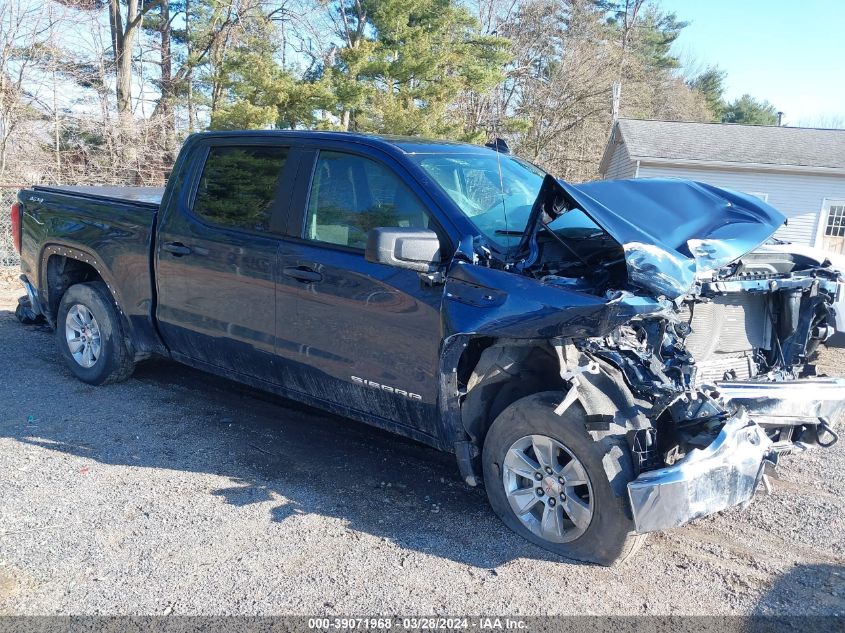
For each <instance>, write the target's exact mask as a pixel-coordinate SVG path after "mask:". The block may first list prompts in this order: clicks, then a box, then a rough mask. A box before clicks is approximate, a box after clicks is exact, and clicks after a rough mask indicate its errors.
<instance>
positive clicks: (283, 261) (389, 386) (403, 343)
mask: <svg viewBox="0 0 845 633" xmlns="http://www.w3.org/2000/svg"><path fill="white" fill-rule="evenodd" d="M286 269H288V270H290V269H294V270H305V271H313V272H314V273H316V274H317V275H319V276H320V279H319V280H314V281H302V280H300V279H298V278H296V277H294V276H290V275H286V274H284V272H282V273H281V274H280V276H279V293H280V295H282V294H285V293H295V294H296V295H297V297H298V301H297V309H296V316H295V318H294V319H292V320H291V319H289V318H286V317H282V316H281V315H280V316H279V318H278V319H277V322H278V328H279V330H280V336H279V344H280V345H282V344H283V343H282V341H283V340H285V341H286V342H287V345H288V348H287V350H285V351H286V355H290V356H291V357H298V359H299V367H297V368H295V369H293V370H291V372H290V373H287V372H286V375H285V376H284V377H283V380H284V381H285V382H286V383H287V384H289V385H290V386H291V387H292V388H294V389H297V390H298V391H302V392H304V393H308V394H310V395H313V396H315V397H318V398H321V399H323V400H328V401H330V402H335V403H337V404H341V405H343V406H348V407H350V408H353V409H356V410H358V411H363V412H367V413H371V414H375V415H378V416H380V417H383V418H386V419H389V420H393V421H395V422H398V423H400V424H404V425H406V426H411V427H414V428H417V429H419V430H420V431H423V432H424V433H427V434H429V435H432V436H434V437H436V435H437V419H438V412H437V384H438V362H439V355H438V354H439V343H440V337H441V334H440V300H441V295H442V288H426V287H424V286H423V285H422V283H421V281H420V278H419V275H417V274H416V273H414V272H412V271H407V270H400V269H397V268H391V267H389V266H383V265H381V264H373V263H370V262H367V261H365V260H364V257H363V255H362V254H360V253H352V252H344V251H339V250H332V249H329V248H326V247H324V246H318V245H310V244H307V243H296V244H294V243H289V244H287V245H285V247H283V252H281V251H280V255H279V270H280V271H284V270H286ZM281 330H284V331H285V333H284V334H282V333H281ZM280 353H284V352H283V350H280Z"/></svg>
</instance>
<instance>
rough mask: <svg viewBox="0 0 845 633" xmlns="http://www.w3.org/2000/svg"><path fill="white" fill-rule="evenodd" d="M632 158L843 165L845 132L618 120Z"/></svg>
mask: <svg viewBox="0 0 845 633" xmlns="http://www.w3.org/2000/svg"><path fill="white" fill-rule="evenodd" d="M617 125H618V131H619V132H620V133H621V136H622V140H623V141H624V142H625V145H626V146H627V149H628V153H629V155H630V156H631V158H632V159H634V160H637V159H648V158H659V159H670V160H671V159H675V160H682V161H718V162H723V163H746V164H747V163H754V164H760V165H773V166H774V165H783V166H796V167H818V168H829V169H842V168H845V130H824V129H817V128H800V127H776V126H763V125H738V124H726V123H692V122H685V121H641V120H635V119H620V120H619V121H618V122H617Z"/></svg>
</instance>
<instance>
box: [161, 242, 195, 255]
mask: <svg viewBox="0 0 845 633" xmlns="http://www.w3.org/2000/svg"><path fill="white" fill-rule="evenodd" d="M161 250H163V251H167V252H168V253H171V254H172V255H173V256H174V257H182V256H183V255H190V254H191V252H192V251H191V248H190V247H189V246H185V245H184V244H182V242H167V243H166V244H162V246H161Z"/></svg>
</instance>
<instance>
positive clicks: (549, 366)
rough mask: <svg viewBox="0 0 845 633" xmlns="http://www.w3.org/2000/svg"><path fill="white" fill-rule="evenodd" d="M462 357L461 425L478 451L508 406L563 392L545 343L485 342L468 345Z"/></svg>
mask: <svg viewBox="0 0 845 633" xmlns="http://www.w3.org/2000/svg"><path fill="white" fill-rule="evenodd" d="M464 356H465V357H467V358H466V360H465V359H463V358H462V363H461V365H462V366H463V368H464V372H461V371H459V380H460V382H461V383H462V384H461V386H462V387H463V388H465V389H466V396H465V397H464V398H463V400H462V402H461V421H462V423H463V427H464V430H465V431H466V432H467V434H468V435H469V436H470V438H472V442H473V443H474V444H476V445H477V446H478V447H479V448H481V447H482V446H483V444H484V438H485V436H486V435H487V431H488V430H489V428H490V425H491V424H492V423H493V420H495V419H496V418H497V417H498V415H499V414H500V413H501V412H502V411H504V409H506V408H507V407H508V406H509V405H510V404H513V403H514V402H516V401H517V400H519V399H520V398H524V397H525V396H529V395H531V394H534V393H539V392H542V391H557V390H560V391H562V390H564V389H566V385H565V384H564V381H563V379H562V378H561V377H560V365H559V362H558V359H557V355H556V354H555V350H554V348H553V347H552V346H551V345H550V344H549V342H548V341H546V340H526V341H522V340H492V341H491V340H490V339H486V340H484V341H476V342H475V344H474V345H473V343H472V342H471V343H470V344H469V345H468V346H467V351H466V352H465V354H464ZM461 374H462V375H461Z"/></svg>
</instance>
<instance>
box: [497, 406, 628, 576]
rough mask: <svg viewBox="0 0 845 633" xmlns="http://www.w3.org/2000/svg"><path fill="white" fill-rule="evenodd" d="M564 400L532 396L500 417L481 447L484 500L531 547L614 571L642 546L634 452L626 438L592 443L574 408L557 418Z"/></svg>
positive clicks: (579, 411)
mask: <svg viewBox="0 0 845 633" xmlns="http://www.w3.org/2000/svg"><path fill="white" fill-rule="evenodd" d="M562 397H563V396H562V394H560V393H558V392H546V393H540V394H534V395H531V396H527V397H525V398H522V399H520V400H518V401H516V402H515V403H513V404H512V405H510V406H509V407H507V408H506V409H505V410H504V411H502V413H501V414H500V415H499V416H498V417H497V418H496V420H495V421H494V422H493V425H492V426H491V427H490V430H489V432H488V433H487V437H486V439H485V442H484V451H483V462H484V485H485V487H486V489H487V496H488V498H489V499H490V504H491V505H492V507H493V510H494V511H495V512H496V514H498V515H499V517H500V518H501V519H502V521H503V522H504V523H505V525H507V526H508V527H510V528H511V529H512V530H513V531H514V532H516V533H517V534H519V535H520V536H522V537H524V538H526V539H527V540H529V541H531V542H532V543H535V544H537V545H539V546H540V547H543V548H544V549H547V550H549V551H552V552H555V553H556V554H559V555H561V556H565V557H567V558H574V559H576V560H582V561H588V562H593V563H599V564H601V565H612V564H614V563H618V562H621V561H623V560H625V559H626V558H627V557H629V556H631V555H632V554H634V553H635V552H636V550H637V549H639V547H640V545H641V544H642V543H643V542H644V540H645V536H638V535H636V534H635V533H634V525H633V520H632V518H631V516H630V514H629V511H628V508H627V484H628V482H629V481H631V479H633V467H632V464H631V458H630V453H629V451H628V447H627V444H626V443H625V441H624V437H619V436H614V435H607V436H605V437H603V438H601V439H599V440H595V439H593V437H591V435H590V434H589V433H588V432H587V430H586V428H585V426H584V421H585V414H584V411H583V409H581V408H580V407H578V406H577V405H573V406H571V407H570V408H569V409H568V410H567V411H566V412H565V413H564V415H563V416H558V415H556V414H555V413H554V409H555V407H556V406H557V405H558V404H559V403H560V401H561V399H562Z"/></svg>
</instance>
